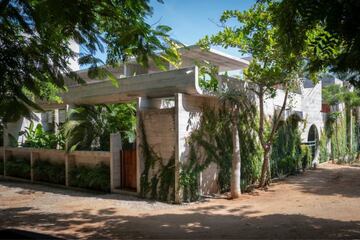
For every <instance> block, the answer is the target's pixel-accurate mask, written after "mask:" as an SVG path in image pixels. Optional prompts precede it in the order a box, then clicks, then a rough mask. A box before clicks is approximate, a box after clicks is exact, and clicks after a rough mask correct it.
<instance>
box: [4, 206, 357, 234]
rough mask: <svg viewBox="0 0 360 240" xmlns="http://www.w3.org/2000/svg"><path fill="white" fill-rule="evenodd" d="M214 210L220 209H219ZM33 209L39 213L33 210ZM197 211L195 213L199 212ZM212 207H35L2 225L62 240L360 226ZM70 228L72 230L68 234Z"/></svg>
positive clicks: (10, 212) (12, 212)
mask: <svg viewBox="0 0 360 240" xmlns="http://www.w3.org/2000/svg"><path fill="white" fill-rule="evenodd" d="M215 208H216V209H218V208H219V206H215ZM34 210H35V211H34ZM195 210H196V209H195ZM210 212H211V208H209V209H206V211H205V212H204V211H203V210H201V209H199V212H196V211H194V212H190V213H184V214H162V215H156V216H151V215H143V216H137V217H133V216H121V215H116V214H115V211H113V209H111V208H109V209H103V210H101V211H98V212H97V213H90V211H89V210H85V211H77V212H74V213H71V214H54V213H37V212H36V209H31V208H26V207H24V208H10V209H6V210H3V211H1V212H0V219H1V226H2V227H3V228H4V227H5V228H6V227H11V226H15V225H16V226H18V227H19V228H23V229H36V230H39V231H41V232H45V233H47V232H52V233H56V235H57V236H58V237H64V238H74V237H81V238H97V239H98V238H283V239H284V238H286V239H289V238H327V239H328V238H356V237H359V236H360V222H354V221H349V222H343V221H336V220H330V219H320V218H312V217H308V216H304V215H282V214H273V215H266V216H261V217H250V216H247V215H244V214H236V215H220V214H211V213H210ZM70 229H72V230H70Z"/></svg>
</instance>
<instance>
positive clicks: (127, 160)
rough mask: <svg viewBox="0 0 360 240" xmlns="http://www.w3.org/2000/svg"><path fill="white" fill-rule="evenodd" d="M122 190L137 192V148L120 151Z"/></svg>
mask: <svg viewBox="0 0 360 240" xmlns="http://www.w3.org/2000/svg"><path fill="white" fill-rule="evenodd" d="M120 173H121V188H122V189H125V190H131V191H136V148H133V149H123V150H121V151H120Z"/></svg>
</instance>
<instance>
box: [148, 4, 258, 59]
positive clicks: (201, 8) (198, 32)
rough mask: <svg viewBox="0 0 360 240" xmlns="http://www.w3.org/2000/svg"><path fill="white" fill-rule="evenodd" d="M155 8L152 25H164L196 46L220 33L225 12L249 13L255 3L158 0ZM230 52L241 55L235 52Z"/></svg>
mask: <svg viewBox="0 0 360 240" xmlns="http://www.w3.org/2000/svg"><path fill="white" fill-rule="evenodd" d="M150 3H151V5H152V6H153V8H154V14H153V16H152V18H150V19H148V23H149V24H154V23H157V22H158V21H159V22H158V24H163V25H168V26H170V27H171V28H172V29H173V30H172V32H171V37H173V38H175V39H177V40H179V41H180V42H182V43H184V44H187V45H192V44H195V43H196V42H197V41H198V40H199V39H200V38H202V37H204V36H205V35H209V34H214V33H216V32H218V31H219V30H220V28H219V27H218V26H216V23H218V22H219V18H220V16H221V14H222V12H223V11H224V10H246V9H248V8H249V7H251V6H252V5H253V4H254V3H255V0H192V1H191V0H164V4H161V3H159V2H157V1H156V0H151V1H150ZM226 52H228V53H230V54H233V55H236V56H240V55H239V53H238V52H237V51H236V50H234V49H230V50H226Z"/></svg>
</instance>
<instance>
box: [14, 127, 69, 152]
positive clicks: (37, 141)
mask: <svg viewBox="0 0 360 240" xmlns="http://www.w3.org/2000/svg"><path fill="white" fill-rule="evenodd" d="M20 135H24V136H25V139H26V140H25V142H24V143H23V144H22V146H23V147H30V148H45V149H56V147H57V146H58V145H59V146H62V145H63V136H62V135H61V134H54V133H52V132H46V131H44V129H43V127H42V125H41V124H40V123H39V124H37V125H36V127H35V126H34V123H33V122H31V123H30V125H29V127H26V128H25V130H24V131H22V132H20Z"/></svg>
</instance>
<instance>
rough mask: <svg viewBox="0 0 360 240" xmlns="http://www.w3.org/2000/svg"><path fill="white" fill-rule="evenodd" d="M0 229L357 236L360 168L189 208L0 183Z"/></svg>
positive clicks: (327, 168)
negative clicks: (235, 198)
mask: <svg viewBox="0 0 360 240" xmlns="http://www.w3.org/2000/svg"><path fill="white" fill-rule="evenodd" d="M0 228H18V229H24V230H30V231H35V232H40V233H46V234H50V235H52V236H57V237H63V238H166V239H168V238H217V239H218V238H286V239H288V238H341V239H343V238H360V167H356V166H353V167H349V166H339V165H332V164H324V165H321V166H320V168H319V169H318V170H312V171H307V172H306V173H304V174H300V175H298V176H292V177H289V178H287V179H286V180H285V181H281V182H278V183H274V184H272V186H271V187H270V188H269V190H268V191H266V192H265V191H256V192H254V193H252V194H244V195H243V196H242V197H241V198H240V199H239V200H226V199H212V200H209V201H206V202H202V203H196V204H189V205H182V206H177V205H168V204H164V203H158V202H147V201H144V200H143V199H137V198H135V197H125V196H119V195H112V194H107V195H95V194H90V193H80V192H76V191H70V190H64V189H56V188H51V187H47V186H41V185H33V184H25V183H19V182H9V181H4V180H2V181H0Z"/></svg>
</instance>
